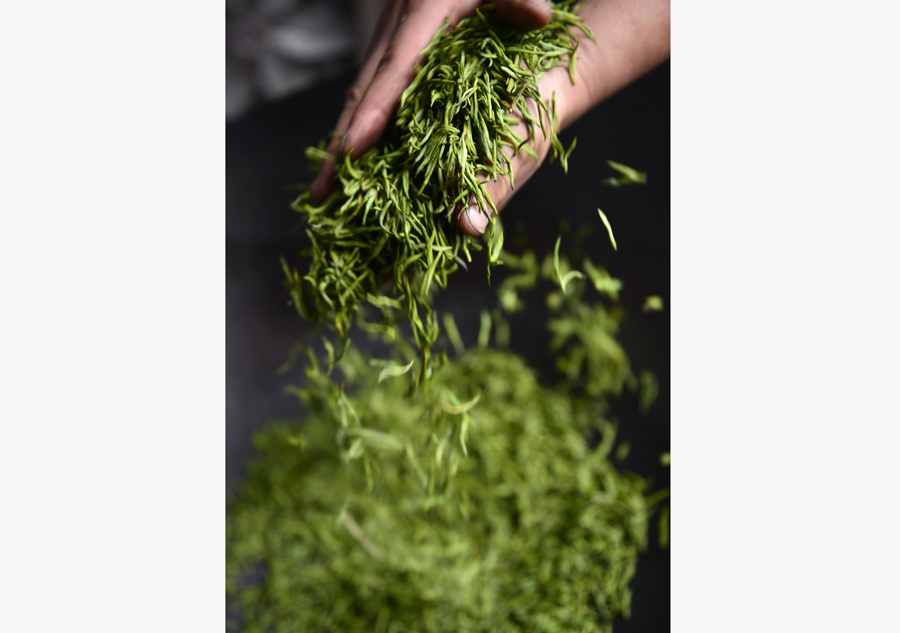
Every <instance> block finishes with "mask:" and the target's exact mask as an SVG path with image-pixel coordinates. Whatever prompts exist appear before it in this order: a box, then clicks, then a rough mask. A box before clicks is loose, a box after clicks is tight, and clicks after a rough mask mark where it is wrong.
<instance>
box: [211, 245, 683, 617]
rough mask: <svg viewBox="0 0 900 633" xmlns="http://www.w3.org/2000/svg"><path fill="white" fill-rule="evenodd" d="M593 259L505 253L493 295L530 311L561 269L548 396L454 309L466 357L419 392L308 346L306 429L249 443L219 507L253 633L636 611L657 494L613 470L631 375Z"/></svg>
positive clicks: (349, 356) (235, 588) (374, 367)
mask: <svg viewBox="0 0 900 633" xmlns="http://www.w3.org/2000/svg"><path fill="white" fill-rule="evenodd" d="M587 264H588V266H585V265H584V263H582V268H583V269H589V270H591V271H592V273H591V274H580V275H575V276H573V275H570V274H569V273H571V272H575V271H573V270H571V269H570V266H569V264H568V262H567V261H566V259H565V258H560V257H559V255H558V253H557V254H556V256H555V257H547V258H545V260H544V262H543V264H542V265H539V264H538V260H537V258H536V257H534V255H533V254H532V253H526V254H525V255H524V256H521V257H513V256H511V255H510V256H509V265H510V266H511V267H512V268H514V269H515V270H516V271H517V275H518V276H516V275H514V276H510V277H508V278H507V280H506V281H505V282H504V284H502V285H501V287H500V288H499V289H498V292H499V295H500V303H501V306H503V304H504V303H505V304H506V307H507V308H510V309H512V310H515V309H521V308H522V307H523V304H524V299H523V297H522V296H521V294H522V293H523V292H524V291H526V290H527V289H528V288H531V287H533V286H534V285H535V283H536V282H537V281H538V279H539V278H540V277H544V278H554V277H558V273H560V272H561V273H563V276H566V275H568V276H569V282H568V283H567V284H566V286H565V289H564V290H563V287H562V286H557V288H556V290H553V291H552V292H551V293H550V294H549V295H548V297H547V302H548V305H549V306H550V308H551V312H552V314H553V317H552V319H551V321H550V329H551V333H552V342H553V344H554V347H555V349H557V350H558V357H557V361H558V365H559V367H560V368H561V369H563V370H564V371H563V375H564V378H563V380H562V381H561V382H560V383H559V384H558V385H556V386H555V387H553V388H550V387H546V386H544V385H542V384H541V383H539V382H538V380H537V379H536V376H535V372H534V371H533V370H532V369H531V368H529V367H528V366H527V365H526V364H525V362H524V361H523V360H522V359H521V358H520V357H518V356H516V355H515V354H513V353H512V352H509V351H504V350H500V349H496V345H495V348H492V347H490V346H489V344H490V332H486V331H485V328H484V327H482V330H481V331H480V332H479V333H478V340H479V344H477V345H475V346H473V347H470V348H469V349H464V345H463V343H462V341H461V340H460V337H459V332H458V331H457V328H456V326H455V324H453V321H452V317H450V318H449V320H448V324H452V325H451V327H448V328H447V329H448V330H449V331H453V332H454V335H453V336H450V337H448V338H450V339H456V340H455V341H454V340H443V339H442V340H441V341H440V343H439V344H440V345H447V344H448V343H450V344H451V345H452V346H453V347H454V348H456V349H458V350H459V352H460V353H459V354H458V355H455V356H452V357H451V356H448V354H446V353H442V354H440V355H439V357H437V358H436V361H435V363H434V371H433V373H432V374H431V376H430V378H429V380H427V381H425V382H424V383H422V384H421V385H419V386H418V387H416V386H415V381H414V379H413V377H412V375H411V374H409V373H402V372H399V371H398V372H387V373H386V372H385V371H384V363H383V362H378V361H375V360H373V359H371V358H368V357H367V356H366V355H365V354H363V352H361V351H360V350H359V349H358V348H357V347H355V346H354V345H350V346H349V347H348V348H347V350H346V352H345V353H344V354H343V356H342V357H341V358H340V360H336V361H335V362H334V365H333V367H332V368H331V370H329V369H328V362H327V360H325V359H319V358H318V357H317V356H316V354H314V353H313V352H312V351H309V357H308V362H307V364H306V368H305V380H304V381H303V383H302V385H300V386H298V387H293V388H291V392H292V393H294V394H295V395H297V396H298V397H299V398H300V400H302V402H303V403H304V406H305V409H306V415H305V419H304V420H303V421H302V422H301V421H297V422H293V423H290V422H284V423H280V424H276V425H273V426H271V427H269V428H267V429H265V430H263V431H261V432H260V433H258V434H257V435H256V437H255V446H256V448H257V450H258V451H259V457H258V459H257V460H256V461H255V462H253V463H251V464H250V465H249V469H248V478H247V482H246V483H245V485H244V487H243V488H242V489H241V490H240V492H239V495H238V496H237V497H236V498H235V499H233V500H232V501H231V503H230V505H229V509H228V521H227V559H226V560H227V586H228V591H229V593H230V594H231V595H232V596H233V597H234V599H235V602H236V603H237V605H238V606H239V608H240V611H241V618H242V621H243V623H244V627H243V631H245V633H256V632H262V631H267V632H268V631H272V632H285V633H286V632H288V631H310V632H315V633H318V632H322V633H325V632H330V633H332V632H333V633H336V632H338V631H340V632H342V633H344V632H347V633H354V632H363V631H366V632H368V631H375V632H379V631H383V632H388V631H390V632H395V633H404V632H413V631H416V632H418V631H429V632H434V633H443V632H448V633H449V632H451V631H452V632H457V631H485V632H487V631H491V632H495V631H500V632H503V631H510V632H513V631H515V632H519V631H522V632H524V631H547V632H557V631H559V632H562V631H584V632H588V631H605V632H609V631H611V630H612V629H611V627H612V621H613V618H614V617H615V616H617V615H621V616H625V617H627V616H628V615H629V612H630V605H631V592H630V589H629V587H628V583H629V581H630V579H631V578H632V576H633V575H634V573H635V569H636V564H637V558H638V553H639V551H640V550H641V549H642V548H644V547H645V545H646V542H647V530H648V523H649V520H650V516H651V513H652V511H653V509H654V507H655V505H656V504H657V503H658V501H659V500H660V499H661V498H663V497H664V496H665V495H666V492H665V491H661V492H656V493H652V494H651V492H650V486H649V483H648V482H647V481H645V480H644V479H642V478H640V477H638V476H636V475H633V474H630V473H622V472H619V470H618V469H617V468H616V467H615V464H614V458H613V456H614V455H616V454H617V453H618V454H621V453H622V450H621V449H623V448H625V447H623V446H620V447H619V450H616V448H615V426H614V424H613V423H612V422H611V421H610V420H609V419H608V417H607V416H608V405H609V399H610V398H611V397H614V396H615V395H616V394H617V393H619V392H621V391H622V389H623V387H625V386H626V385H627V384H628V383H630V382H634V377H633V375H632V373H631V371H630V368H629V366H628V360H627V357H625V355H624V352H622V350H621V347H619V346H618V343H617V341H616V329H617V325H618V321H619V313H618V312H617V310H616V307H615V305H613V306H611V307H608V306H607V305H606V303H604V302H600V301H595V302H593V303H591V304H589V303H587V302H585V301H584V300H583V295H584V293H585V292H587V291H591V292H593V291H594V290H595V289H596V290H599V291H600V292H601V294H602V295H605V296H606V298H607V303H608V298H609V296H610V295H613V294H615V293H616V292H617V288H618V286H617V280H614V279H612V278H610V277H609V276H608V274H607V273H606V272H605V271H603V270H602V269H599V268H596V267H589V266H590V265H589V262H588V263H587ZM579 272H580V271H579ZM557 282H558V280H557ZM513 294H514V295H515V296H511V295H513ZM503 312H504V310H503V309H501V310H500V313H503ZM495 314H497V313H496V312H495ZM491 321H493V327H494V336H495V337H496V336H497V334H498V332H499V331H500V328H498V327H497V326H498V325H500V321H499V320H498V319H496V318H494V319H491V317H488V318H487V319H486V323H487V324H488V325H487V327H488V328H491ZM469 338H473V337H472V336H471V334H469ZM591 341H593V343H592V342H591ZM495 343H496V341H495ZM397 345H398V347H397V349H396V350H395V351H396V353H398V354H400V355H402V354H408V353H409V350H408V349H402V348H403V343H402V341H399V342H398V344H397ZM407 345H408V344H407ZM448 347H449V345H448ZM588 347H590V348H591V355H592V358H591V359H587V358H586V355H585V353H584V351H585V349H587V348H588ZM330 356H331V358H332V359H333V355H330ZM626 450H627V449H626Z"/></svg>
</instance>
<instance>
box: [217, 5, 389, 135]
mask: <svg viewBox="0 0 900 633" xmlns="http://www.w3.org/2000/svg"><path fill="white" fill-rule="evenodd" d="M385 1H386V0H225V29H226V30H225V44H226V57H225V67H226V77H227V80H226V81H227V92H226V100H225V101H226V104H225V105H226V108H225V110H226V116H227V118H228V120H232V119H236V118H239V117H240V116H241V115H243V114H246V113H247V112H248V111H250V110H252V109H253V108H254V107H259V106H261V105H263V104H265V103H267V102H269V101H273V100H277V99H279V98H281V97H284V96H286V95H289V94H291V93H292V92H297V91H299V90H304V89H309V88H312V87H313V86H315V85H316V84H317V83H319V82H320V81H322V80H325V79H332V78H334V77H337V76H339V75H340V74H341V73H342V72H346V71H347V70H348V69H351V68H353V67H354V66H355V65H356V63H358V62H359V61H360V60H361V59H362V57H363V54H364V53H365V51H366V47H367V46H368V44H369V40H370V39H371V38H372V34H373V32H374V29H375V24H376V22H377V21H378V16H379V15H380V13H381V8H382V6H383V5H384V3H385Z"/></svg>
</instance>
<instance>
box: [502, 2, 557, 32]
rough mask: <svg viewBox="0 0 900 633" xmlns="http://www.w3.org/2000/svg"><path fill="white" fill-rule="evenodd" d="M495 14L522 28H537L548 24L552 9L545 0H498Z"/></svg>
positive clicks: (551, 16)
mask: <svg viewBox="0 0 900 633" xmlns="http://www.w3.org/2000/svg"><path fill="white" fill-rule="evenodd" d="M497 15H499V16H500V17H501V18H503V19H504V20H506V21H507V22H509V23H510V24H515V25H516V26H519V27H521V28H523V29H539V28H543V27H545V26H547V25H548V24H550V20H551V19H552V18H553V9H551V8H550V3H549V2H548V1H547V0H498V2H497Z"/></svg>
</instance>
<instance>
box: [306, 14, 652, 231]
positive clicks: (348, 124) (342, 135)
mask: <svg viewBox="0 0 900 633" xmlns="http://www.w3.org/2000/svg"><path fill="white" fill-rule="evenodd" d="M480 4H481V2H480V1H474V0H432V2H427V3H425V2H414V1H413V0H406V1H403V0H392V2H391V3H390V4H389V5H388V6H387V7H386V9H385V11H384V13H383V14H382V16H381V19H380V21H379V26H378V29H377V30H378V32H379V34H380V35H379V36H378V37H377V38H376V41H375V42H374V43H373V45H372V47H371V48H370V52H369V54H368V56H367V59H366V61H365V62H364V64H363V67H362V69H361V70H360V73H359V76H358V77H357V80H356V81H355V82H354V84H353V86H352V87H351V89H350V91H349V92H348V97H347V104H346V105H345V107H344V111H343V112H342V113H341V116H340V119H339V120H338V125H337V127H336V129H335V133H334V138H333V139H332V141H331V142H330V144H329V145H328V147H327V149H326V152H327V153H328V154H330V155H332V156H335V155H340V154H342V153H343V152H344V151H345V150H347V151H350V154H351V156H353V157H356V156H358V155H360V154H361V153H363V152H364V151H365V150H367V149H368V148H369V147H371V146H372V145H373V144H374V143H375V141H376V140H377V139H378V137H379V136H380V134H381V132H382V131H383V130H384V128H385V126H386V125H387V123H388V121H389V120H390V117H391V116H393V114H394V111H395V110H396V107H397V103H398V102H399V99H400V95H401V94H402V92H403V90H405V89H406V87H407V86H408V85H409V83H410V82H411V81H412V79H413V78H414V76H415V73H414V70H413V67H414V65H415V63H416V62H417V61H418V58H419V53H420V51H422V50H423V49H424V48H425V46H426V45H427V44H428V42H429V41H430V39H431V37H432V36H433V34H434V33H435V32H437V29H438V28H440V26H441V24H443V21H444V18H445V17H446V18H447V19H448V20H450V22H451V23H453V24H455V23H456V22H458V21H459V20H460V19H462V18H463V17H465V16H466V15H468V14H470V13H472V12H474V10H475V8H476V7H477V6H479V5H480ZM498 4H499V3H498ZM505 4H507V9H506V10H505V11H504V13H503V14H504V15H505V17H506V19H507V20H508V21H516V20H520V22H518V23H520V24H524V25H526V26H529V27H533V28H536V27H540V26H543V25H546V24H547V23H548V22H549V19H550V17H551V12H550V9H549V6H548V4H547V3H546V1H545V0H535V1H534V2H524V1H521V0H520V1H518V2H512V1H511V0H509V1H508V2H507V3H505ZM513 5H515V8H514V9H513ZM526 5H527V6H526ZM501 6H502V5H501ZM538 6H540V7H541V8H542V9H546V13H545V14H541V12H540V10H538ZM500 8H501V7H500V6H498V11H499V10H500ZM407 9H408V11H409V13H408V14H404V13H403V10H407ZM510 10H512V14H513V15H514V16H516V17H514V18H511V17H510ZM517 11H518V13H516V12H517ZM578 13H579V14H581V16H582V18H583V20H584V22H585V24H586V25H587V26H588V27H589V28H590V29H591V30H592V31H593V33H594V36H595V39H596V42H592V41H591V40H590V39H588V38H587V37H586V36H584V35H583V34H580V32H579V46H578V50H577V63H576V65H575V83H574V84H573V83H572V82H571V80H570V77H569V73H568V69H567V68H565V67H557V68H554V69H552V70H550V71H548V72H547V73H545V74H544V76H543V77H542V78H541V80H540V81H539V84H538V85H539V89H540V94H541V99H542V100H543V101H549V100H550V99H551V98H552V97H553V96H555V101H556V113H557V117H558V120H559V123H560V129H563V128H565V127H566V126H567V125H569V124H570V123H572V122H573V121H575V120H576V119H578V118H579V117H580V116H581V115H582V114H584V113H585V112H587V111H588V110H589V109H590V108H592V107H593V106H595V105H596V104H598V103H599V102H601V101H603V100H604V99H606V98H607V97H609V96H610V95H612V94H613V93H614V92H616V91H618V90H619V89H621V88H623V87H624V86H626V85H627V84H628V83H630V82H632V81H634V80H635V79H637V78H638V77H640V76H642V75H643V74H644V73H646V72H648V71H649V70H651V69H652V68H654V67H655V66H656V65H658V64H659V63H661V62H663V61H664V60H665V59H667V58H668V56H669V48H670V45H669V0H590V1H589V2H587V3H585V4H584V5H582V7H581V8H580V9H579V10H578ZM541 15H543V16H544V17H545V18H546V19H544V17H540V16H541ZM523 16H530V17H523ZM541 20H543V22H541ZM528 107H529V108H530V110H531V113H532V115H533V116H535V117H537V116H539V112H538V108H537V106H536V104H535V103H534V102H531V103H529V104H528ZM545 124H546V121H545ZM534 130H535V137H533V138H530V139H529V144H530V145H531V147H532V149H534V152H535V154H536V155H537V157H538V159H537V160H535V158H534V157H532V156H531V155H529V154H528V153H526V152H523V151H520V152H518V153H516V154H514V155H513V154H512V152H511V150H508V149H507V150H506V151H507V155H508V156H509V157H510V171H511V172H512V173H513V177H514V182H515V184H516V186H517V188H520V187H521V185H523V184H524V183H525V182H527V181H528V179H529V178H530V177H531V176H532V175H533V174H534V172H535V171H537V168H538V167H539V166H540V164H541V163H542V162H543V160H544V158H545V157H546V155H547V153H548V152H549V150H550V139H549V138H547V137H545V136H543V134H542V133H541V131H540V128H539V127H535V128H534ZM514 131H515V132H516V133H517V134H518V135H519V136H520V137H521V138H528V134H527V130H526V128H525V125H524V124H519V126H517V128H514ZM333 175H334V165H333V163H331V162H330V161H326V162H324V163H323V166H322V169H321V171H320V172H319V175H318V177H317V178H316V181H315V182H314V183H313V190H312V193H313V197H314V198H317V199H322V198H324V197H325V196H327V195H328V194H329V193H330V192H331V190H332V189H333V187H334V183H333ZM483 187H484V192H485V194H486V195H487V196H488V197H489V198H490V199H491V201H492V202H493V204H494V206H495V207H496V208H497V209H498V211H499V210H501V209H502V208H503V207H504V206H506V204H507V203H508V202H509V200H510V198H511V194H512V193H513V190H512V187H511V186H510V180H509V177H507V176H503V177H500V178H498V179H497V180H493V181H487V182H485V183H484V185H483ZM472 202H473V203H474V201H472ZM489 212H490V211H489ZM454 217H455V220H456V223H457V225H458V226H459V228H460V230H462V231H463V232H464V233H467V234H469V235H473V236H477V235H481V234H482V233H483V232H484V230H485V229H486V227H487V225H488V223H489V220H488V217H487V216H486V215H485V214H484V212H482V211H481V210H480V209H479V207H478V205H476V204H470V205H469V207H468V208H467V209H460V211H459V212H458V213H455V214H454Z"/></svg>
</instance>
